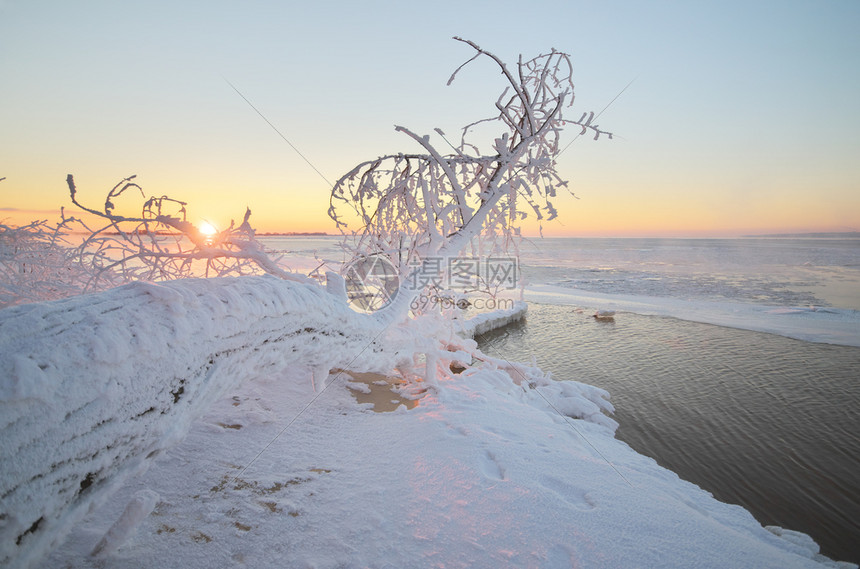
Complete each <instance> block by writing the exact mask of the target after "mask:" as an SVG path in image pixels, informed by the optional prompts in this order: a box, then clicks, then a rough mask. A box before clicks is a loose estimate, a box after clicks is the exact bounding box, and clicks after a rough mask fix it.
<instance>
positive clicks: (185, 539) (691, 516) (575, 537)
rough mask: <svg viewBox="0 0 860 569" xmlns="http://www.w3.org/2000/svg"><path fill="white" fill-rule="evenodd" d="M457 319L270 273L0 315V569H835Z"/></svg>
mask: <svg viewBox="0 0 860 569" xmlns="http://www.w3.org/2000/svg"><path fill="white" fill-rule="evenodd" d="M522 310H523V308H521V307H516V308H515V309H514V310H513V311H510V312H509V313H502V314H498V315H496V316H495V317H490V316H488V317H482V320H481V322H483V324H480V323H473V325H472V328H473V329H474V328H476V327H478V326H487V325H488V324H487V322H489V321H490V320H493V319H494V318H495V322H496V323H497V324H499V323H502V322H506V321H509V320H511V319H513V318H516V317H518V316H516V315H517V314H519V315H520V316H521V315H522ZM457 332H458V330H456V329H455V327H454V326H451V325H450V324H446V323H445V322H443V321H441V320H439V319H434V318H430V317H425V318H420V319H416V320H414V321H412V322H410V323H408V324H404V325H400V326H393V327H383V326H382V325H381V324H380V323H379V321H378V320H376V319H375V318H373V317H372V316H370V315H361V314H357V313H355V312H353V311H352V310H350V309H349V307H348V306H347V305H346V303H345V302H344V301H343V299H342V298H340V297H339V296H336V295H333V294H330V293H328V292H326V290H324V289H322V288H320V287H317V286H313V285H306V284H301V283H295V282H287V281H283V280H279V279H277V278H274V277H240V278H219V279H206V280H195V279H189V280H183V281H173V282H169V283H165V284H160V285H154V284H135V285H128V286H124V287H120V288H117V289H114V290H111V291H108V292H104V293H99V294H94V295H87V296H80V297H75V298H70V299H66V300H60V301H53V302H44V303H36V304H30V305H23V306H17V307H13V308H9V309H5V310H2V311H0V428H2V437H0V456H2V460H0V565H2V566H4V567H37V566H45V567H48V566H75V567H106V566H109V567H164V566H177V565H179V566H183V567H206V568H209V567H212V566H221V565H243V564H244V565H246V566H249V567H251V566H253V567H380V568H382V567H385V566H392V567H408V566H416V567H417V566H433V565H436V566H446V567H447V566H470V567H500V566H512V567H571V566H579V565H585V566H598V567H689V566H693V565H701V564H702V563H704V564H705V565H707V566H709V567H741V566H746V567H753V566H754V567H760V568H763V567H774V568H777V567H779V568H787V567H821V566H822V565H821V564H826V565H830V566H845V567H847V566H850V565H848V564H841V565H839V564H835V563H833V562H831V561H830V560H828V559H826V558H824V557H822V556H820V555H818V554H817V546H816V545H815V544H814V542H813V541H812V540H810V539H808V538H807V537H806V536H803V535H802V534H797V533H796V532H791V531H788V530H783V529H781V528H769V529H765V528H763V527H762V526H761V525H760V524H758V523H757V522H756V521H755V519H753V518H752V516H751V515H750V514H749V513H748V512H747V511H746V510H744V509H743V508H740V507H739V506H731V505H727V504H723V503H720V502H718V501H716V500H714V499H713V497H711V495H710V494H708V493H707V492H704V491H702V490H701V489H699V488H698V487H696V486H694V485H692V484H689V483H687V482H684V481H682V480H680V479H678V477H677V476H676V475H674V474H673V473H672V472H670V471H667V470H665V469H663V468H661V467H659V466H658V465H657V464H656V463H655V462H654V461H653V460H651V459H649V458H647V457H644V456H641V455H639V454H637V453H635V452H634V451H632V450H631V449H630V448H629V447H627V445H625V444H624V443H622V442H620V441H618V440H616V439H615V438H614V431H615V427H616V426H617V424H616V423H615V422H614V421H613V420H612V419H611V418H610V417H609V416H608V414H609V413H611V412H612V411H613V409H612V406H611V404H610V403H609V401H608V394H607V393H606V392H605V391H603V390H601V389H599V388H597V387H592V386H589V385H586V384H583V383H579V382H576V381H554V380H552V379H551V378H549V377H547V376H545V375H544V374H542V373H541V372H540V370H538V369H536V368H534V367H530V366H526V365H521V364H516V363H510V362H507V361H504V360H498V359H494V358H491V357H488V356H486V355H484V354H482V353H481V352H479V351H478V350H477V348H476V344H475V342H474V341H473V340H471V339H468V338H465V339H464V338H463V336H462V335H460V334H463V329H462V328H461V329H460V330H459V332H460V334H458V333H457ZM466 335H467V334H466ZM337 370H352V371H356V372H378V373H380V374H385V375H386V376H389V377H391V376H394V377H397V378H399V381H400V383H399V384H398V386H397V387H396V388H395V389H396V390H397V391H398V392H399V396H400V397H405V398H407V399H413V400H415V399H418V405H417V406H416V407H414V408H412V409H408V410H407V408H406V406H401V407H399V408H398V410H397V411H396V412H394V413H384V414H383V413H374V412H372V411H371V410H370V409H369V407H368V404H367V403H358V402H357V401H356V400H355V398H354V397H353V395H352V394H353V393H354V391H355V390H356V389H359V388H360V386H358V385H357V384H356V382H355V381H352V380H351V378H350V377H349V376H348V375H347V374H343V373H341V372H339V371H337ZM565 379H568V378H565ZM392 395H394V394H392ZM70 533H71V534H72V535H73V538H72V539H68V540H66V537H67V536H69V534H70ZM46 558H47V559H46Z"/></svg>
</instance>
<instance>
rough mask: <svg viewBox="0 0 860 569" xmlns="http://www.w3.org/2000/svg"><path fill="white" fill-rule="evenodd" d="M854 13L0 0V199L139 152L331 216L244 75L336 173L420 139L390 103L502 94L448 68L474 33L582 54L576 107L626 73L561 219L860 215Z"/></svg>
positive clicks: (261, 207) (278, 227)
mask: <svg viewBox="0 0 860 569" xmlns="http://www.w3.org/2000/svg"><path fill="white" fill-rule="evenodd" d="M858 29H860V2H857V1H856V0H820V1H812V0H810V1H790V0H777V1H755V2H749V1H748V0H744V1H725V0H721V1H713V2H705V1H693V2H690V1H677V2H638V1H630V2H618V1H608V2H584V1H545V0H530V1H529V2H507V1H501V0H493V1H483V0H480V1H463V0H458V1H448V0H436V1H433V2H409V1H405V0H398V1H373V0H368V1H361V2H354V1H349V2H346V1H336V2H327V1H325V0H320V1H317V2H290V1H281V2H274V1H270V2H255V1H238V0H236V1H205V2H202V1H200V2H196V1H195V2H175V1H171V2H167V1H162V0H155V1H151V2H116V1H86V0H80V1H73V2H70V1H68V0H62V1H60V0H55V1H43V0H0V178H3V177H5V178H6V179H5V180H3V181H0V220H2V221H0V222H2V223H7V224H8V223H13V224H16V223H22V222H25V221H28V220H31V219H36V218H39V219H55V218H56V217H57V215H58V210H59V207H60V206H63V205H65V206H68V205H69V201H68V194H67V189H66V184H65V178H66V175H67V174H73V175H74V176H75V180H76V182H77V185H78V188H79V190H80V191H81V199H83V200H85V201H87V202H88V203H90V204H92V205H93V206H95V207H99V206H100V205H101V203H102V202H103V200H104V196H105V194H106V192H107V190H108V189H110V187H112V186H113V185H114V184H115V183H116V182H117V181H119V180H120V179H122V178H124V177H126V176H129V175H132V174H136V175H137V176H138V178H137V181H138V182H139V183H140V184H141V185H142V186H143V187H144V190H146V192H147V193H148V194H152V195H164V194H167V195H170V196H171V197H175V198H178V199H182V200H184V201H187V202H189V204H190V205H189V218H190V220H191V221H193V222H195V223H197V222H199V221H200V220H202V219H206V220H208V221H210V222H212V223H214V224H215V225H217V226H224V225H226V224H228V223H229V221H230V219H231V218H236V219H237V220H238V219H240V218H241V216H242V214H243V213H244V210H245V207H246V206H248V207H250V208H251V210H252V211H253V216H252V218H251V219H252V222H253V224H254V225H255V226H256V227H257V228H258V229H259V230H260V231H270V232H274V231H285V232H289V231H296V232H297V231H327V232H330V233H333V232H335V229H334V226H333V224H332V223H331V222H330V221H329V220H328V217H327V216H326V209H327V207H328V195H329V189H330V188H329V187H328V186H327V182H326V181H325V180H324V179H323V177H322V176H320V175H319V174H318V173H317V172H316V171H314V169H313V168H311V166H309V165H308V163H307V162H305V160H303V159H302V157H301V156H299V155H298V154H297V152H296V151H295V150H294V149H293V148H291V147H290V146H289V145H288V144H287V143H286V142H284V140H282V139H281V138H280V137H279V136H278V135H277V134H276V133H275V132H274V131H273V130H272V128H271V127H270V126H269V125H268V124H266V122H265V121H264V120H263V119H262V118H260V116H258V115H257V114H256V113H255V112H254V110H253V109H252V108H251V107H250V106H249V105H248V104H247V103H246V102H245V101H244V100H242V98H241V97H240V96H239V95H238V94H237V93H236V92H235V91H234V90H233V89H232V88H231V87H230V85H229V84H228V82H227V81H229V82H230V83H232V84H233V85H235V86H236V88H238V89H239V90H240V91H241V92H242V93H243V94H244V95H245V97H247V98H248V99H249V100H250V101H251V102H252V103H253V104H254V105H255V106H256V107H257V108H258V109H259V110H260V112H261V113H263V114H264V115H265V116H266V118H267V119H268V120H269V121H270V122H271V123H272V124H274V125H275V126H276V127H277V128H278V129H279V130H280V131H281V132H282V133H283V135H284V136H285V137H286V138H288V139H289V140H290V142H291V143H292V144H293V145H294V146H295V147H296V148H298V150H300V151H301V153H302V154H304V156H305V157H307V159H308V160H309V161H310V162H311V163H312V164H313V166H314V167H315V168H316V169H318V170H319V171H320V172H322V174H323V176H324V177H325V178H326V179H328V180H330V181H334V180H336V179H337V178H339V177H340V176H341V175H342V174H344V173H345V172H347V171H348V170H349V169H351V168H352V167H353V166H354V165H356V164H358V163H359V162H362V161H364V160H367V159H372V158H375V157H377V156H379V155H382V154H387V153H393V152H399V151H404V152H413V151H418V150H419V149H418V147H417V146H416V144H415V143H414V141H412V140H411V139H409V138H407V137H406V136H405V135H403V134H398V133H396V132H395V131H394V125H395V124H399V125H404V126H407V127H409V128H411V129H412V130H413V131H416V132H419V133H422V134H425V133H426V134H430V133H432V132H433V128H434V127H440V128H441V129H442V130H444V131H445V132H447V133H449V134H451V133H455V132H457V131H458V129H459V127H461V126H463V125H465V124H467V123H469V122H471V121H473V120H476V119H479V118H484V117H487V116H491V115H492V114H493V111H494V107H493V104H494V102H495V100H496V98H497V97H498V95H499V93H500V92H501V89H502V88H503V87H504V84H503V82H502V78H501V77H500V76H499V74H498V73H496V72H495V70H494V69H493V67H492V65H491V64H490V62H489V61H477V62H474V63H472V64H470V65H469V66H468V67H467V68H466V69H465V70H464V71H462V72H461V73H460V75H458V78H457V80H456V81H455V82H454V83H453V84H452V85H451V86H450V87H446V85H445V83H446V81H447V80H448V77H449V76H450V74H451V72H452V71H453V70H454V69H455V68H456V67H457V66H459V65H460V64H461V63H463V62H464V61H465V60H466V59H468V58H470V57H471V56H472V52H471V51H470V48H468V47H467V46H465V45H463V44H461V43H459V42H455V41H453V40H452V39H451V36H454V35H459V36H463V37H466V38H469V39H471V40H473V41H475V42H476V43H478V44H479V45H481V46H482V47H484V48H486V49H488V50H490V51H493V52H495V53H496V54H498V55H499V56H501V57H502V58H503V59H505V60H506V61H508V62H509V63H511V64H513V63H514V62H515V61H516V58H517V56H518V54H520V53H522V54H523V55H524V56H526V57H527V58H528V57H531V56H534V55H537V54H538V53H541V52H545V51H547V50H549V49H550V48H553V47H554V48H556V49H559V50H561V51H565V52H567V53H569V54H571V56H572V59H573V63H574V82H575V84H576V104H575V107H574V110H573V111H572V112H570V113H569V116H571V117H573V116H574V115H576V116H578V115H579V114H580V113H581V112H583V111H589V110H594V111H600V110H601V109H603V108H604V107H606V105H607V104H608V103H609V102H610V101H612V100H613V98H615V97H616V95H618V94H619V92H621V91H622V90H623V89H624V88H625V86H627V85H628V84H630V85H629V87H628V88H627V89H626V91H624V92H623V93H622V94H621V95H620V96H619V97H618V98H617V100H615V101H614V103H612V104H611V105H610V106H609V107H608V108H607V109H606V111H605V112H604V113H603V115H602V116H601V117H600V120H599V123H600V126H601V127H603V128H604V129H607V130H610V131H612V132H613V133H614V134H615V135H616V138H615V140H612V141H610V140H603V139H601V140H600V141H597V142H593V141H591V140H590V139H589V138H586V137H583V138H582V139H578V140H576V142H574V144H573V145H572V146H571V147H570V148H569V149H568V150H567V151H566V152H565V153H564V154H563V155H562V156H561V157H560V159H559V162H558V170H559V173H560V174H561V176H562V177H564V178H566V179H568V180H570V182H571V187H572V189H573V191H574V192H575V193H576V195H577V197H578V198H579V199H574V198H572V197H566V198H563V199H559V200H558V201H557V202H556V204H555V205H556V207H557V209H558V210H559V212H560V217H559V220H558V221H554V222H550V223H548V224H546V225H545V226H544V233H545V234H546V235H572V236H592V235H602V236H737V235H743V234H750V233H775V232H798V231H857V230H860V33H858V31H857V30H858ZM631 81H632V84H631ZM573 134H574V132H573V131H572V132H571V133H570V135H569V138H568V140H571V139H572V138H573ZM526 231H527V233H530V234H534V233H536V232H537V226H536V225H535V224H533V223H532V224H527V225H526Z"/></svg>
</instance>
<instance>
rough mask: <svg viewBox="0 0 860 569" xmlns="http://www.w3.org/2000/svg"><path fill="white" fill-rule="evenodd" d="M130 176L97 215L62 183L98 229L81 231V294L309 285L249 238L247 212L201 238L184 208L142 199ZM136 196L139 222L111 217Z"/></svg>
mask: <svg viewBox="0 0 860 569" xmlns="http://www.w3.org/2000/svg"><path fill="white" fill-rule="evenodd" d="M134 179H135V176H131V177H128V178H125V179H123V180H121V181H120V182H119V183H118V184H116V185H115V186H114V187H113V188H112V189H111V190H110V191H109V192H108V194H107V197H106V199H105V203H104V207H103V209H102V210H97V209H95V208H92V207H89V206H87V205H85V204H83V203H81V201H79V199H78V190H77V187H76V185H75V180H74V177H73V176H72V175H71V174H69V176H68V177H67V179H66V183H67V184H68V187H69V195H70V197H71V201H72V203H73V204H74V205H75V206H77V207H78V208H80V209H81V210H83V211H85V212H87V213H88V214H90V215H91V216H94V217H95V218H96V219H98V220H101V221H103V222H104V223H105V225H104V226H102V227H98V228H95V229H91V228H90V227H88V226H84V227H85V229H86V237H85V238H84V240H83V242H82V243H81V245H80V246H78V247H77V248H76V249H75V261H76V264H77V266H78V267H80V268H82V270H83V271H84V272H85V273H86V274H88V278H87V280H86V282H85V283H84V287H83V288H84V289H85V290H99V289H104V288H109V287H110V286H116V285H118V284H122V283H125V282H132V281H136V280H147V281H159V280H172V279H178V278H186V277H194V276H230V275H249V274H261V273H269V274H272V275H275V276H277V277H279V278H282V279H286V280H294V281H297V282H304V283H310V282H313V281H312V280H311V279H309V278H308V277H305V276H302V275H297V274H295V273H291V272H289V271H287V270H285V269H284V268H282V267H281V266H279V265H278V263H277V261H276V260H274V259H272V258H271V256H270V255H269V254H268V252H267V251H266V250H265V249H264V247H263V246H262V245H261V244H260V242H259V241H257V239H256V238H255V231H254V229H253V228H252V227H251V225H250V223H249V218H250V215H251V210H250V209H248V210H247V211H246V212H245V216H244V218H243V221H242V223H241V224H240V225H239V226H238V227H236V226H235V224H234V223H232V222H231V224H230V227H228V228H227V229H224V230H223V231H220V232H218V233H216V234H214V235H206V234H204V233H203V232H201V231H200V229H199V228H198V227H196V226H195V225H194V224H193V223H191V222H189V221H188V219H187V210H186V206H187V203H186V202H183V201H180V200H177V199H174V198H171V197H168V196H161V197H154V196H153V197H148V198H147V197H146V195H145V194H144V192H143V189H142V188H141V187H140V186H139V185H138V184H137V183H135V182H133V181H132V180H134ZM132 190H136V191H137V192H139V193H140V195H141V197H142V198H144V202H143V204H142V206H141V209H140V211H141V214H140V215H139V216H128V215H121V214H119V213H117V209H118V207H117V200H118V199H119V198H120V197H122V196H123V194H125V193H126V192H128V191H132Z"/></svg>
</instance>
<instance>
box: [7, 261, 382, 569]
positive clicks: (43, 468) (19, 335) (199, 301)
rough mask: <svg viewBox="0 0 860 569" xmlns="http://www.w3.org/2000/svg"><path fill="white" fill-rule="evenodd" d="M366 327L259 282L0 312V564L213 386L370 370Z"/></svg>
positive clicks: (127, 290) (198, 407) (176, 430)
mask: <svg viewBox="0 0 860 569" xmlns="http://www.w3.org/2000/svg"><path fill="white" fill-rule="evenodd" d="M374 326H375V324H374V322H373V321H372V319H370V318H368V317H367V316H362V315H358V314H356V313H354V312H353V311H351V310H350V309H349V308H348V307H347V306H346V305H345V304H343V303H340V302H338V301H337V300H336V299H335V298H334V297H333V296H331V295H329V294H328V293H326V292H325V291H324V290H323V289H321V288H319V287H314V286H307V285H301V284H296V283H291V282H286V281H282V280H280V279H276V278H273V277H244V278H241V279H206V280H202V279H201V280H183V281H174V282H170V283H165V284H161V285H153V284H134V285H128V286H124V287H120V288H117V289H114V290H111V291H108V292H105V293H100V294H95V295H86V296H80V297H74V298H70V299H66V300H60V301H54V302H45V303H38V304H30V305H23V306H17V307H13V308H8V309H5V310H2V311H0V429H2V437H0V456H2V460H0V565H2V566H4V567H6V566H27V565H28V564H30V563H31V562H32V561H33V560H35V559H38V558H39V557H40V556H41V555H42V554H43V553H44V552H46V551H48V550H49V549H50V548H52V547H53V546H55V545H56V544H57V543H58V542H59V541H60V540H62V538H63V535H64V532H65V531H66V530H67V529H68V527H69V526H70V525H71V524H73V523H74V522H75V521H76V520H79V519H80V518H81V517H82V516H84V515H85V514H86V512H87V511H88V510H89V509H90V508H91V507H92V506H93V504H94V503H95V502H97V501H98V500H100V499H102V498H103V497H104V496H106V495H107V494H108V493H109V492H110V491H111V489H113V488H115V487H116V486H117V485H119V484H121V483H122V481H123V480H124V479H125V478H126V477H127V476H128V475H129V474H131V473H134V472H138V471H140V470H141V469H142V468H144V467H146V466H147V465H148V464H149V462H151V459H152V458H154V457H155V456H156V455H158V454H159V453H160V452H162V451H163V450H164V449H165V448H167V447H169V446H170V445H172V444H174V443H175V442H177V441H178V440H180V439H181V438H182V437H183V436H184V434H185V433H186V432H187V429H188V427H189V425H190V424H191V422H192V420H193V419H194V418H195V417H197V416H199V414H200V413H201V412H202V411H204V410H206V409H207V408H208V406H209V405H210V404H211V402H212V401H214V400H216V399H217V398H218V397H219V396H220V395H221V394H222V393H223V391H224V389H226V388H227V387H230V386H234V385H235V384H236V383H237V382H240V381H243V380H247V379H250V378H253V377H256V376H258V375H259V374H261V373H266V372H267V371H269V370H271V369H283V368H284V367H285V366H288V365H290V364H296V363H298V362H301V363H302V364H303V365H312V366H313V365H318V366H325V369H326V370H328V369H329V368H330V367H337V366H340V367H348V366H350V365H352V366H358V367H359V368H363V369H372V368H374V367H378V366H379V365H380V363H379V361H373V360H374V357H376V356H379V354H380V353H381V352H382V348H381V342H380V343H374V342H373V339H374V337H375V335H377V334H378V332H379V330H378V326H377V327H374ZM387 365H390V362H388V363H387Z"/></svg>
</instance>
